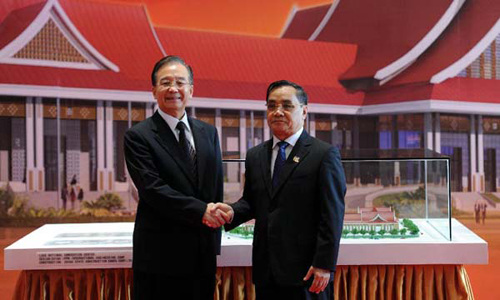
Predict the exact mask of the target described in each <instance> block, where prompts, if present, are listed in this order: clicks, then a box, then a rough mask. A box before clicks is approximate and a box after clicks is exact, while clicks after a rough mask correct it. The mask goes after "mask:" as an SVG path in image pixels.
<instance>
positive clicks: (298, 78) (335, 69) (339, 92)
mask: <svg viewBox="0 0 500 300" xmlns="http://www.w3.org/2000/svg"><path fill="white" fill-rule="evenodd" d="M157 32H158V38H159V40H160V42H161V43H162V45H163V48H164V49H165V51H166V52H167V54H178V55H181V56H182V57H183V58H185V59H186V61H188V62H189V64H190V65H191V66H192V67H193V69H194V74H195V81H196V86H195V95H196V96H199V97H216V98H237V99H263V98H264V97H265V89H266V87H267V85H268V84H269V83H270V82H272V81H275V80H280V79H288V80H292V81H295V82H297V83H299V84H301V85H303V86H304V87H305V88H306V90H307V91H308V93H309V94H310V98H311V102H316V103H343V104H345V103H360V101H361V99H362V95H361V94H360V93H357V94H350V93H348V92H346V91H345V89H344V88H343V87H342V86H341V85H340V84H339V83H338V76H339V74H341V73H343V72H344V71H345V70H346V69H347V68H348V67H349V66H350V65H351V64H352V63H353V61H354V56H355V52H356V47H355V46H353V45H347V44H338V43H321V42H307V41H297V40H281V39H272V38H262V37H246V36H237V35H229V34H220V33H212V32H199V31H188V30H177V29H165V28H157Z"/></svg>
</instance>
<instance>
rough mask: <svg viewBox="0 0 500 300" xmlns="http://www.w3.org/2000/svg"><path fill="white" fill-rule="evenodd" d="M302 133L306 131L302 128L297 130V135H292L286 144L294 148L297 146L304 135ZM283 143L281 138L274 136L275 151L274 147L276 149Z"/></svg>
mask: <svg viewBox="0 0 500 300" xmlns="http://www.w3.org/2000/svg"><path fill="white" fill-rule="evenodd" d="M302 131H304V127H301V128H300V129H299V130H297V132H296V133H294V134H292V135H291V136H289V137H288V138H287V139H286V140H285V142H287V143H288V144H290V145H291V146H292V147H291V148H293V147H294V146H295V144H296V143H297V141H298V140H299V137H300V135H301V134H302ZM279 142H281V140H280V139H279V138H277V137H276V136H275V135H274V134H273V149H274V147H276V145H277V144H278V143H279Z"/></svg>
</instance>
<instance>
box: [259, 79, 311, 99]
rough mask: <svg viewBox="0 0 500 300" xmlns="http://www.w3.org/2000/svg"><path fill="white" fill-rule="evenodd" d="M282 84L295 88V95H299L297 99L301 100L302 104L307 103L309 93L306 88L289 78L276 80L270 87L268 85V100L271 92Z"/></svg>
mask: <svg viewBox="0 0 500 300" xmlns="http://www.w3.org/2000/svg"><path fill="white" fill-rule="evenodd" d="M282 86H291V87H293V88H294V89H295V91H296V92H295V96H297V100H299V103H300V104H302V105H307V100H308V97H307V93H306V91H304V88H302V87H301V86H300V85H298V84H296V83H295V82H291V81H288V80H278V81H275V82H272V83H271V84H270V85H269V86H268V87H267V93H266V102H267V100H268V99H269V94H270V93H271V92H272V91H273V90H275V89H277V88H280V87H282Z"/></svg>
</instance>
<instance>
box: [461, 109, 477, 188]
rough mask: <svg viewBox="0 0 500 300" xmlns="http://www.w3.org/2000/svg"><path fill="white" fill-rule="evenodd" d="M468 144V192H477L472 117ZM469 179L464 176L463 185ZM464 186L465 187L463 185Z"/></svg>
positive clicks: (474, 133) (473, 118) (474, 129)
mask: <svg viewBox="0 0 500 300" xmlns="http://www.w3.org/2000/svg"><path fill="white" fill-rule="evenodd" d="M469 119H470V142H469V164H470V165H469V170H470V171H469V172H470V175H469V176H470V182H471V186H470V191H471V192H476V191H477V184H476V177H477V168H476V118H475V117H474V115H470V117H469ZM465 179H469V178H467V177H466V176H464V178H463V180H464V183H466V182H467V180H465ZM464 186H465V185H464Z"/></svg>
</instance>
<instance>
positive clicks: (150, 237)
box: [125, 56, 224, 300]
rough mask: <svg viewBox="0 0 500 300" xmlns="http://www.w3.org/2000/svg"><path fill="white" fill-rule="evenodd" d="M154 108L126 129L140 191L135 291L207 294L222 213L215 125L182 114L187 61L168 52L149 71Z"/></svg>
mask: <svg viewBox="0 0 500 300" xmlns="http://www.w3.org/2000/svg"><path fill="white" fill-rule="evenodd" d="M151 79H152V84H153V95H154V97H155V99H156V101H157V102H158V107H159V109H158V110H157V111H156V112H155V113H154V115H153V116H152V117H150V118H147V119H146V120H144V121H142V122H140V123H139V124H137V125H135V126H133V127H132V128H130V129H129V130H128V131H127V132H126V133H125V157H126V162H127V168H128V171H129V173H130V176H131V177H132V180H133V181H134V183H135V186H136V187H137V190H138V193H139V204H138V207H137V216H136V220H135V227H134V235H133V262H132V267H133V271H134V287H133V288H134V298H135V299H148V300H149V299H213V294H214V288H215V270H216V254H218V253H219V252H220V229H213V228H210V227H208V226H207V224H210V225H211V226H212V227H214V228H215V227H219V226H220V225H221V224H222V222H224V219H223V218H222V216H221V215H215V214H213V213H210V212H211V208H212V207H213V206H214V202H220V201H222V197H223V191H222V181H223V177H222V160H221V152H220V147H219V139H218V135H217V131H216V129H215V128H214V127H213V126H211V125H208V124H206V123H203V122H201V121H198V120H196V119H192V118H190V117H187V115H186V111H185V108H186V105H187V104H188V102H189V101H190V100H191V97H192V95H193V73H192V70H191V67H190V66H189V65H187V64H186V63H185V62H184V61H183V60H182V59H181V58H180V57H177V56H167V57H164V58H162V59H161V60H160V61H158V62H157V63H156V65H155V66H154V69H153V72H152V76H151Z"/></svg>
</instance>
